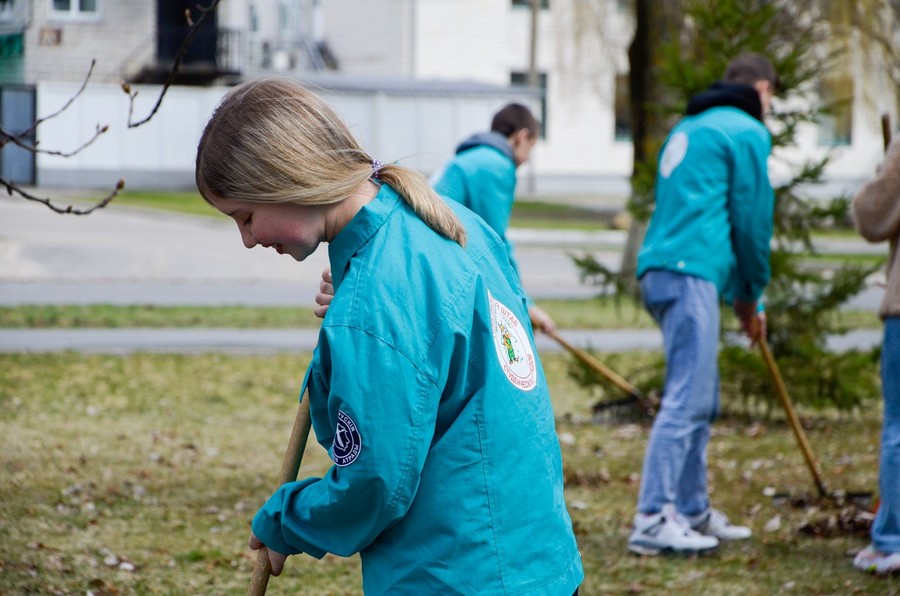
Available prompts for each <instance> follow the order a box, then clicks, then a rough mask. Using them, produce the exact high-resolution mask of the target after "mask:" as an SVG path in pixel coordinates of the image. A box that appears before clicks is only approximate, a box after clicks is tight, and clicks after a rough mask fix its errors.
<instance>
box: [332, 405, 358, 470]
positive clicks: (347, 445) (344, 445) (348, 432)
mask: <svg viewBox="0 0 900 596" xmlns="http://www.w3.org/2000/svg"><path fill="white" fill-rule="evenodd" d="M361 450H362V437H360V436H359V429H358V428H357V427H356V423H355V422H354V421H353V418H350V416H348V415H347V414H345V413H344V411H343V410H338V422H337V427H336V428H335V430H334V441H332V443H331V460H332V461H333V462H334V465H336V466H339V467H344V466H349V465H350V464H352V463H353V462H355V461H356V458H357V457H359V452H360V451H361Z"/></svg>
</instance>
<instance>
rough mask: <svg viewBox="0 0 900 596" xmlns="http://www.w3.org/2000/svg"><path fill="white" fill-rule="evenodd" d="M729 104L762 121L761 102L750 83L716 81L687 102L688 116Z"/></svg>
mask: <svg viewBox="0 0 900 596" xmlns="http://www.w3.org/2000/svg"><path fill="white" fill-rule="evenodd" d="M719 106H731V107H734V108H737V109H739V110H743V111H745V112H747V113H748V114H750V115H751V116H753V117H754V118H756V119H757V120H759V121H760V122H762V103H760V101H759V93H757V92H756V89H754V88H753V87H751V86H750V85H745V84H743V83H726V82H725V81H717V82H715V83H713V84H712V85H710V87H709V89H707V90H706V91H703V92H702V93H698V94H697V95H695V96H694V97H692V98H691V101H690V102H688V107H687V112H686V114H687V115H688V116H694V115H696V114H699V113H701V112H705V111H706V110H709V109H711V108H717V107H719Z"/></svg>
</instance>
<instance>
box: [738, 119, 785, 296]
mask: <svg viewBox="0 0 900 596" xmlns="http://www.w3.org/2000/svg"><path fill="white" fill-rule="evenodd" d="M733 143H734V145H733V151H734V153H733V156H734V161H733V163H732V171H731V185H730V191H729V197H728V213H729V218H730V221H731V242H732V245H733V247H734V255H735V262H736V271H735V279H734V282H735V283H734V286H733V288H734V297H735V298H738V299H740V300H741V301H743V302H755V301H757V300H758V299H759V297H760V296H761V295H762V293H763V290H764V289H765V288H766V285H767V284H768V283H769V278H770V276H771V265H770V263H769V256H770V252H771V248H770V243H771V241H772V226H773V222H772V217H773V212H774V208H775V196H774V193H773V192H772V185H771V183H770V182H769V175H768V166H767V160H768V157H769V151H770V149H771V138H770V137H769V134H768V131H765V130H762V131H760V130H756V129H749V130H745V131H742V132H741V133H739V134H738V135H736V136H735V137H734V138H733Z"/></svg>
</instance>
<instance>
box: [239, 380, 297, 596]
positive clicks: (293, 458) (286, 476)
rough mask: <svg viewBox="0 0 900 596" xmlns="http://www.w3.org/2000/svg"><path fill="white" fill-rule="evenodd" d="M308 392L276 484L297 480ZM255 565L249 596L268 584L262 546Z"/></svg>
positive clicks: (261, 591)
mask: <svg viewBox="0 0 900 596" xmlns="http://www.w3.org/2000/svg"><path fill="white" fill-rule="evenodd" d="M309 427H310V418H309V393H305V394H304V395H303V398H302V399H301V400H300V407H299V408H298V409H297V417H296V418H295V419H294V428H293V430H291V438H290V441H288V447H287V451H286V452H285V454H284V461H283V462H282V464H281V475H280V476H279V478H278V486H281V485H282V484H285V483H287V482H294V481H295V480H297V473H298V472H299V471H300V461H301V460H302V459H303V450H304V449H306V441H307V439H309ZM257 553H258V554H257V555H256V565H255V566H254V567H253V576H252V577H251V578H250V588H249V589H248V590H247V594H249V595H250V596H262V595H263V594H265V593H266V588H267V587H268V585H269V576H270V575H271V574H272V566H271V564H270V563H269V551H268V550H266V547H262V548H260V549H259V551H257Z"/></svg>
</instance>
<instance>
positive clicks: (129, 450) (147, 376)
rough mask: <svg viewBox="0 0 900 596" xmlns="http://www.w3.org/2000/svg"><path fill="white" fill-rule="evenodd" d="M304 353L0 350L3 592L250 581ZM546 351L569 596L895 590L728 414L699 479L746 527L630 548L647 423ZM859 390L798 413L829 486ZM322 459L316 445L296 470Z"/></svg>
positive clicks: (775, 457) (851, 431)
mask: <svg viewBox="0 0 900 596" xmlns="http://www.w3.org/2000/svg"><path fill="white" fill-rule="evenodd" d="M308 358H309V357H308V356H303V355H288V354H282V355H275V356H271V355H269V356H260V357H247V356H226V355H152V354H134V355H130V356H99V355H83V354H76V353H62V354H29V355H16V354H11V355H0V424H2V428H3V433H2V438H0V495H2V498H0V535H2V536H3V540H2V541H0V593H2V594H25V593H46V594H55V593H60V594H68V593H81V594H85V593H88V592H90V593H94V594H158V593H163V594H242V593H245V591H246V588H247V585H248V580H249V577H250V574H251V569H252V566H253V560H254V558H255V556H254V555H253V554H251V552H250V551H249V550H247V549H246V546H245V545H246V539H247V534H248V527H249V522H250V520H251V518H252V515H253V513H254V512H255V511H256V508H257V507H258V506H259V505H260V504H261V503H262V502H263V500H264V499H265V498H266V497H267V496H268V495H269V494H270V492H271V490H272V488H273V485H274V482H275V479H276V478H277V476H278V471H279V469H280V465H281V459H282V456H283V450H284V447H285V445H286V443H287V438H288V434H289V432H290V427H291V424H292V421H293V418H294V414H295V412H296V393H297V390H298V388H299V384H300V382H301V379H302V375H303V372H304V368H305V366H306V365H307V363H308ZM644 358H645V357H644V356H643V355H641V354H633V355H631V356H630V357H628V358H624V357H623V358H622V359H621V360H620V362H622V363H630V365H631V366H634V367H638V366H640V365H641V363H642V361H643V360H644ZM544 363H545V370H546V372H547V377H548V379H549V380H550V383H551V388H552V393H553V396H554V406H555V409H556V414H557V426H558V431H559V434H560V438H561V443H562V449H563V458H564V463H565V469H566V478H567V485H566V498H567V501H568V504H569V508H570V511H571V514H572V517H573V520H574V523H575V528H576V532H577V536H578V540H579V544H580V548H581V552H582V555H583V558H584V564H585V568H586V573H587V578H586V580H585V583H584V585H583V587H582V594H586V595H592V594H608V593H617V594H679V593H686V592H691V593H694V594H760V595H762V594H766V595H768V594H778V593H800V594H854V593H860V594H863V593H865V594H884V593H896V592H897V591H898V590H900V580H898V579H896V578H888V579H878V578H873V577H870V576H867V575H864V574H861V573H858V572H856V571H854V570H853V569H852V568H851V558H850V553H852V552H854V551H855V550H857V549H859V548H861V547H862V546H863V545H864V544H865V543H866V540H865V539H864V538H861V537H854V536H835V537H830V538H811V537H807V536H803V535H800V534H798V533H797V531H796V528H797V526H798V525H799V524H801V523H802V522H803V521H804V520H806V519H808V518H809V517H810V516H816V515H823V514H826V513H827V512H828V510H827V509H823V510H820V511H819V512H818V513H816V512H812V511H807V510H803V509H797V508H794V507H791V506H789V505H784V504H779V503H776V502H774V501H773V500H772V499H771V498H769V497H767V496H765V495H764V491H765V490H766V489H767V488H774V489H776V490H778V491H784V492H789V493H792V494H802V493H811V492H813V484H812V481H811V479H810V476H809V473H808V470H807V469H806V467H805V464H804V462H803V458H802V456H801V454H800V451H799V449H798V448H797V446H796V443H795V440H794V438H793V436H792V434H791V433H790V430H789V429H788V428H787V427H786V426H785V425H784V424H783V423H782V422H780V421H779V420H754V419H751V418H749V417H747V416H743V415H737V414H731V415H728V416H726V417H724V418H723V419H722V420H720V421H719V422H718V423H717V424H716V426H715V427H714V436H713V439H712V442H711V444H710V450H709V459H710V485H711V488H712V491H713V498H714V500H715V503H716V504H717V505H718V506H720V507H721V508H722V509H724V510H725V511H727V512H728V513H729V514H730V515H731V517H732V518H733V519H734V520H735V521H737V522H740V523H746V524H749V525H750V526H751V527H752V528H753V530H754V533H755V535H754V537H753V539H751V540H750V541H747V542H745V543H741V544H728V545H725V546H724V547H723V548H721V549H720V550H719V551H718V552H717V553H714V554H711V555H709V556H704V557H701V558H680V557H675V558H671V557H663V558H640V557H635V556H631V555H628V554H626V552H625V541H626V539H627V535H628V531H629V525H630V520H631V516H632V515H633V513H634V503H635V499H636V494H637V488H638V482H639V474H640V466H641V459H642V456H643V451H644V447H645V443H646V439H647V432H648V427H647V426H646V424H639V423H624V424H618V425H605V424H604V425H597V424H593V423H591V422H590V417H589V413H590V405H591V404H592V403H593V400H594V397H593V396H592V395H589V394H587V393H586V391H585V390H584V389H582V388H579V387H578V386H577V385H576V384H575V383H574V382H573V381H572V380H571V379H570V378H569V376H568V374H567V371H568V367H569V364H570V359H569V358H567V357H566V356H565V355H564V354H551V355H548V356H546V357H545V358H544ZM621 372H622V373H623V374H624V375H625V376H628V375H629V372H630V371H629V370H628V369H627V368H623V370H622V371H621ZM723 401H724V402H725V404H726V406H727V405H728V404H729V403H732V401H737V400H729V397H728V396H727V395H726V396H723ZM871 403H872V404H874V405H872V406H869V409H867V410H864V411H860V412H856V413H854V414H848V415H845V416H842V417H838V416H836V415H833V414H831V413H824V414H817V415H816V417H815V418H811V417H808V416H807V414H808V413H804V412H801V415H802V417H803V418H804V419H805V420H806V421H807V422H808V433H809V439H810V442H811V444H812V447H813V450H814V451H815V454H816V456H817V458H818V460H819V463H820V464H821V467H822V469H823V473H824V477H825V480H826V482H827V483H828V484H829V487H830V488H832V489H841V488H842V489H847V490H873V489H874V488H875V481H876V474H877V461H878V452H877V449H878V436H879V425H880V419H881V418H880V408H879V407H877V404H878V401H875V400H873V401H872V402H871ZM327 465H328V459H327V457H326V455H325V453H324V450H322V449H321V448H320V447H319V446H318V445H317V444H315V443H314V442H313V441H312V440H311V441H310V444H309V446H308V449H307V455H306V457H305V458H304V461H303V466H302V468H301V476H307V475H317V474H321V473H322V472H324V471H325V469H326V468H327ZM539 538H540V537H535V539H539ZM269 590H270V592H269V593H271V594H296V593H304V594H354V593H359V590H360V580H359V562H358V559H357V558H356V557H352V558H349V559H342V558H338V557H331V556H328V557H325V558H324V559H322V560H321V561H316V560H314V559H311V558H309V557H306V556H303V555H301V556H298V557H293V558H291V559H289V561H288V564H287V569H286V572H285V574H284V575H283V576H281V577H278V578H273V579H272V580H271V581H270V583H269Z"/></svg>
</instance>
